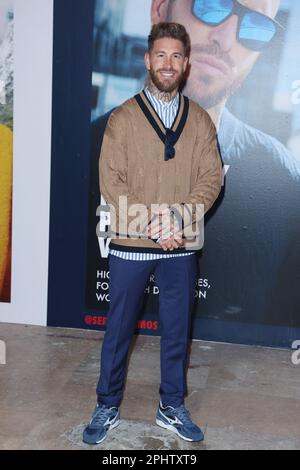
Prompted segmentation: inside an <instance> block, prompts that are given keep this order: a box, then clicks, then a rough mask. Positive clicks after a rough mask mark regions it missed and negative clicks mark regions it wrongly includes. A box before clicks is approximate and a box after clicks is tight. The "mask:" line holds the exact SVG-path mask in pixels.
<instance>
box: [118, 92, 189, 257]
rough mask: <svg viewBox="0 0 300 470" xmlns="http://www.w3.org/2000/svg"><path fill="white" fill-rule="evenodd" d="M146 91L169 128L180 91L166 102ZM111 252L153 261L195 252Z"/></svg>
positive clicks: (175, 110) (173, 117)
mask: <svg viewBox="0 0 300 470" xmlns="http://www.w3.org/2000/svg"><path fill="white" fill-rule="evenodd" d="M145 93H146V95H147V98H148V99H149V101H150V103H151V104H152V106H153V108H154V109H155V111H156V113H157V114H158V116H159V117H160V119H161V120H162V122H163V123H164V126H165V127H166V128H167V129H170V128H171V127H172V124H173V122H174V120H175V118H176V115H177V111H178V106H179V93H177V95H176V96H175V98H174V99H173V100H172V101H169V102H166V101H161V100H158V99H157V98H156V97H155V96H153V95H152V94H151V93H150V91H149V89H148V88H146V89H145ZM109 254H110V255H112V256H117V257H118V258H122V259H125V260H128V261H153V260H157V259H164V258H177V257H178V256H189V255H192V254H193V252H189V253H168V254H161V253H159V254H158V253H157V254H156V253H134V252H131V251H119V250H114V249H110V250H109Z"/></svg>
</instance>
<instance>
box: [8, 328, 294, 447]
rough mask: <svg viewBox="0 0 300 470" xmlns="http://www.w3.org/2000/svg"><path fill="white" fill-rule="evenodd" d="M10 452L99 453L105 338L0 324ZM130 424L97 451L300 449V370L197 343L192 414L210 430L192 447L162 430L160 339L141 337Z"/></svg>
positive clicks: (282, 354) (274, 356) (270, 355)
mask: <svg viewBox="0 0 300 470" xmlns="http://www.w3.org/2000/svg"><path fill="white" fill-rule="evenodd" d="M0 339H1V340H4V341H5V342H6V347H7V364H6V365H0V423H1V426H0V449H79V450H80V449H82V450H84V449H90V447H89V446H86V445H84V444H83V443H82V442H81V435H82V430H83V427H84V425H85V423H86V422H87V421H88V420H89V418H90V414H91V411H92V409H93V408H94V405H95V386H96V383H97V380H98V368H99V353H100V348H101V344H102V339H103V333H101V332H93V331H81V330H70V329H55V328H42V327H26V326H20V325H7V324H0ZM133 343H134V344H133V350H132V354H131V359H130V365H129V371H128V379H127V385H126V391H125V398H124V401H123V404H122V408H121V417H122V422H121V424H120V425H119V427H117V428H116V429H115V430H113V431H112V432H111V434H109V435H108V437H107V439H106V440H105V441H104V442H103V443H102V444H100V445H99V446H96V447H93V448H92V449H97V450H99V449H105V450H106V449H108V450H112V449H115V450H116V449H122V450H125V449H147V450H150V449H160V450H163V449H189V450H193V449H200V450H214V449H233V450H234V449H236V450H237V449H266V450H267V449H297V450H300V366H294V365H293V364H292V362H291V352H290V351H288V350H277V349H268V348H257V347H249V346H238V345H229V344H216V343H206V342H199V341H194V342H193V343H192V347H191V357H190V367H189V372H188V384H189V396H188V398H187V399H186V405H187V407H188V408H189V410H190V411H191V414H192V416H193V419H194V421H195V422H196V423H197V424H199V425H200V426H201V427H202V428H203V429H204V430H206V440H205V443H201V444H197V443H187V442H184V441H182V440H180V439H179V438H178V437H177V436H176V435H174V434H173V433H170V432H168V431H165V430H163V429H161V428H159V427H158V426H156V425H155V414H156V408H157V403H158V389H159V380H160V365H159V338H154V337H149V336H148V337H145V336H141V337H138V338H135V340H134V342H133Z"/></svg>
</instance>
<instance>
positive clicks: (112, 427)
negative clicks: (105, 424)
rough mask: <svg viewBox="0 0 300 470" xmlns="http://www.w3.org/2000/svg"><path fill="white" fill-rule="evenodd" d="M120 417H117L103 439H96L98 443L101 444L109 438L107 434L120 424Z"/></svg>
mask: <svg viewBox="0 0 300 470" xmlns="http://www.w3.org/2000/svg"><path fill="white" fill-rule="evenodd" d="M120 421H121V420H120V418H119V419H117V420H116V421H115V422H114V423H113V424H111V425H110V426H109V428H108V430H107V433H106V434H105V436H104V437H102V439H100V441H96V444H101V442H103V441H105V439H106V438H107V434H108V433H109V431H111V430H112V429H114V428H116V427H117V426H119V424H120Z"/></svg>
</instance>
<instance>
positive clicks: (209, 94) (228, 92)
mask: <svg viewBox="0 0 300 470" xmlns="http://www.w3.org/2000/svg"><path fill="white" fill-rule="evenodd" d="M244 79H245V77H244V76H243V77H239V78H237V79H236V80H234V81H233V82H231V83H228V84H227V85H225V86H222V87H221V88H218V87H216V84H215V80H214V79H213V78H212V77H210V76H202V77H201V78H197V79H195V78H189V79H188V80H187V82H186V83H185V88H184V90H183V91H184V94H185V95H186V96H188V97H189V98H190V99H192V100H194V101H196V102H197V103H198V104H200V106H202V107H203V108H204V109H210V108H213V107H215V106H218V105H219V104H221V103H223V102H224V101H226V100H227V99H228V98H229V97H230V96H232V95H233V94H234V93H235V92H236V91H237V90H238V89H239V88H240V86H241V84H242V83H243V81H244Z"/></svg>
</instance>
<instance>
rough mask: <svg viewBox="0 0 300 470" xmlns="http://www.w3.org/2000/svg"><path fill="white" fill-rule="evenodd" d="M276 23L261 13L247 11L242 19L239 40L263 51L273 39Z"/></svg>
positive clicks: (249, 46) (247, 45) (245, 44)
mask: <svg viewBox="0 0 300 470" xmlns="http://www.w3.org/2000/svg"><path fill="white" fill-rule="evenodd" d="M275 33H276V26H275V24H274V23H273V22H272V21H271V20H269V19H268V18H267V17H265V16H263V15H260V14H259V13H255V12H253V13H247V14H246V15H245V16H244V17H243V18H242V21H241V25H240V31H239V40H240V41H241V43H242V44H244V46H246V47H248V48H250V49H253V50H255V51H261V50H262V49H264V47H265V46H266V45H267V44H268V43H269V42H270V41H271V40H272V39H273V37H274V35H275Z"/></svg>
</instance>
